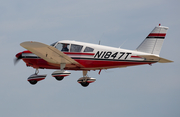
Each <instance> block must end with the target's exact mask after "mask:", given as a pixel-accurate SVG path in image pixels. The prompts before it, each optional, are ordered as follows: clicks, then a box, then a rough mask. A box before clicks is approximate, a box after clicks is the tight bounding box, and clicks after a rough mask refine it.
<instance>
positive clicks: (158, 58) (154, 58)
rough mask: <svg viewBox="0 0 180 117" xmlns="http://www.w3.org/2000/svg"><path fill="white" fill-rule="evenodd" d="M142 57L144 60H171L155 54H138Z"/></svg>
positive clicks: (165, 61)
mask: <svg viewBox="0 0 180 117" xmlns="http://www.w3.org/2000/svg"><path fill="white" fill-rule="evenodd" d="M138 56H140V57H142V58H145V59H146V60H149V61H158V62H159V63H169V62H173V61H171V60H168V59H165V58H161V57H158V56H155V55H138Z"/></svg>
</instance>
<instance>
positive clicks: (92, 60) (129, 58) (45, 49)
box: [15, 24, 173, 87]
mask: <svg viewBox="0 0 180 117" xmlns="http://www.w3.org/2000/svg"><path fill="white" fill-rule="evenodd" d="M167 30H168V27H165V26H161V25H160V24H159V26H156V27H155V28H154V29H153V30H152V32H151V33H150V34H149V35H148V36H147V37H146V38H145V39H144V41H143V42H142V43H141V44H140V45H139V46H138V47H137V48H136V50H127V49H121V48H115V47H109V46H103V45H98V44H90V43H84V42H78V41H69V40H63V41H58V42H55V43H53V44H51V45H46V44H43V43H40V42H33V41H28V42H23V43H21V44H20V45H21V46H22V47H24V48H25V49H27V50H26V51H23V52H20V53H18V54H16V60H15V63H17V62H18V61H19V60H20V59H22V60H23V61H24V62H25V63H26V66H27V67H33V68H34V69H36V70H35V73H34V74H32V75H31V76H30V77H29V78H28V79H27V80H28V81H29V83H30V84H32V85H34V84H36V83H37V82H38V81H41V80H44V79H45V77H46V76H47V75H38V73H39V70H38V69H56V70H57V71H54V72H53V73H52V76H53V77H55V78H56V79H57V80H58V81H61V80H62V79H63V78H64V77H66V76H69V75H70V74H71V73H70V72H68V71H66V70H81V71H82V72H83V77H81V78H79V79H78V80H77V82H78V83H80V84H81V85H82V86H83V87H87V86H88V85H89V84H90V83H93V82H95V81H96V79H95V78H91V77H88V75H87V72H88V71H90V70H99V74H100V73H101V70H104V69H105V70H106V69H111V68H122V67H128V66H135V65H144V64H149V65H151V64H153V63H157V62H159V63H168V62H173V61H171V60H167V59H164V58H161V57H159V53H160V51H161V47H162V44H163V42H164V39H165V36H166V32H167Z"/></svg>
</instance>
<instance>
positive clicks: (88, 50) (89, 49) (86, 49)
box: [84, 47, 94, 52]
mask: <svg viewBox="0 0 180 117" xmlns="http://www.w3.org/2000/svg"><path fill="white" fill-rule="evenodd" d="M93 51H94V49H93V48H90V47H86V48H85V49H84V52H93Z"/></svg>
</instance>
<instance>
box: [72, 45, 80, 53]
mask: <svg viewBox="0 0 180 117" xmlns="http://www.w3.org/2000/svg"><path fill="white" fill-rule="evenodd" d="M82 47H83V46H81V45H75V44H71V49H70V52H81V50H82Z"/></svg>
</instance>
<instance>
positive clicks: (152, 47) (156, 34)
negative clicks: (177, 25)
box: [136, 25, 168, 55]
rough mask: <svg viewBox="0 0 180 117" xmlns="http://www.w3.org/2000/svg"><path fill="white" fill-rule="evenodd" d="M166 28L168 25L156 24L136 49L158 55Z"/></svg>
mask: <svg viewBox="0 0 180 117" xmlns="http://www.w3.org/2000/svg"><path fill="white" fill-rule="evenodd" d="M167 30H168V27H165V26H160V25H159V26H156V27H155V28H154V29H153V30H152V31H151V33H150V34H149V35H148V36H147V37H146V39H145V40H144V41H143V42H142V43H141V44H140V45H139V46H138V48H137V49H136V50H137V51H140V52H145V53H151V54H156V55H159V53H160V51H161V48H162V45H163V42H164V39H165V36H166V33H167Z"/></svg>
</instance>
